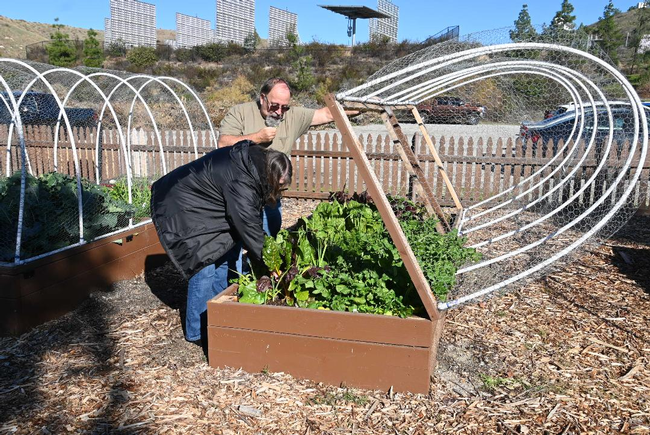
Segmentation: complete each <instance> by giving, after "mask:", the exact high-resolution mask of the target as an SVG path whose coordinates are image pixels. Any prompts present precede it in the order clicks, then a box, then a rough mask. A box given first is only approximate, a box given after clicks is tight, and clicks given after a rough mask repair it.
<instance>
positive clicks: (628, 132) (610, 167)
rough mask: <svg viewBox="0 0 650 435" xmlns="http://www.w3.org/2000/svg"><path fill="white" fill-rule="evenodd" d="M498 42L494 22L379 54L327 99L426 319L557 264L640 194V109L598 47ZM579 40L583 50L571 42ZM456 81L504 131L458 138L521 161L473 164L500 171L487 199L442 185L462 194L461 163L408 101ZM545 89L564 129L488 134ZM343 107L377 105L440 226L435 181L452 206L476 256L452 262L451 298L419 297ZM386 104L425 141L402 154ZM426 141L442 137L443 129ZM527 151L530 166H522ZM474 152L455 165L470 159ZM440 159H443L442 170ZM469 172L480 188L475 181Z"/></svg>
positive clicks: (416, 279)
mask: <svg viewBox="0 0 650 435" xmlns="http://www.w3.org/2000/svg"><path fill="white" fill-rule="evenodd" d="M508 39H510V35H509V34H508V33H507V31H505V30H497V31H494V32H485V34H478V35H476V36H472V35H470V37H465V38H464V39H462V40H459V41H456V40H451V41H446V42H444V43H440V44H435V45H432V46H429V47H426V48H424V49H422V50H420V51H418V52H415V53H411V54H409V55H407V56H405V57H403V58H401V59H397V60H395V61H394V62H392V63H390V64H388V65H386V66H385V67H383V68H382V69H380V70H379V71H377V72H376V73H375V74H373V75H372V76H371V77H370V78H369V79H368V81H367V82H366V83H365V84H363V85H360V86H357V87H355V88H353V89H349V90H346V91H343V92H340V93H338V94H337V95H336V97H335V98H330V99H329V100H328V107H330V110H331V111H332V113H333V115H334V119H335V121H336V124H337V127H338V128H339V130H340V131H341V132H342V136H343V141H344V143H345V144H346V145H347V147H348V149H350V150H352V151H351V152H352V153H353V157H354V158H355V162H356V164H357V166H358V167H360V168H362V169H363V172H362V176H363V177H364V181H365V182H366V185H367V186H368V191H369V193H370V194H371V196H372V198H373V199H374V200H375V203H376V204H377V207H378V210H379V211H380V213H381V215H382V218H383V220H384V222H385V223H386V225H387V228H388V229H389V232H390V234H391V237H392V238H393V241H394V242H395V245H396V246H398V247H399V251H400V254H401V255H402V260H403V261H404V264H405V265H406V266H407V268H408V272H409V275H410V276H411V279H412V280H413V283H414V285H415V286H416V289H417V290H418V293H419V294H420V296H421V298H422V301H423V302H424V303H425V307H426V308H427V312H428V313H429V315H431V316H432V318H436V316H438V315H439V314H438V311H444V310H447V309H449V308H452V307H456V306H459V305H461V304H464V303H467V302H470V301H475V300H480V299H483V298H486V297H489V296H490V295H493V294H496V293H497V292H502V291H506V290H507V289H513V288H521V286H523V285H525V283H530V282H531V280H533V279H535V278H536V277H539V276H541V275H542V274H545V273H548V272H549V271H550V270H552V269H553V268H556V267H558V266H561V265H563V264H569V263H570V262H571V259H572V258H573V256H574V255H576V254H577V253H579V252H580V251H581V250H584V249H585V247H586V246H589V245H590V244H594V243H603V241H604V240H605V239H606V238H608V237H609V236H610V235H611V234H613V233H614V232H615V231H617V230H618V229H619V228H620V227H621V226H622V225H623V224H624V223H625V222H626V221H627V220H628V219H629V218H630V217H631V216H632V215H633V214H634V211H635V208H636V206H635V205H634V198H635V197H644V195H647V192H648V191H647V188H645V187H642V186H641V184H640V183H639V181H640V180H641V177H642V173H643V171H644V168H643V162H645V161H646V156H647V154H648V142H649V135H648V132H649V131H650V123H649V121H650V120H649V119H648V118H649V116H648V115H650V110H647V108H644V107H643V105H642V103H641V100H640V99H639V96H638V94H637V93H636V92H635V91H634V88H633V87H632V85H631V84H630V83H629V82H628V81H627V79H626V78H625V77H624V76H623V75H622V74H621V73H620V71H618V70H617V69H616V67H615V66H613V65H612V64H611V63H609V62H607V60H606V58H601V56H604V55H603V54H602V53H601V52H599V50H600V49H599V48H598V47H595V46H589V45H587V43H586V40H583V39H581V36H580V35H577V34H576V35H575V36H573V35H570V36H567V37H566V39H560V38H557V40H553V41H551V42H552V43H548V42H544V43H540V42H523V41H522V42H518V43H511V42H506V43H503V42H502V41H507V40H508ZM492 41H496V42H497V43H493V42H492ZM581 46H584V47H585V49H586V50H591V51H593V52H589V51H583V50H582V49H580V48H577V47H581ZM519 89H523V92H521V91H519ZM531 90H534V91H535V92H534V94H533V93H531ZM461 92H465V94H462V95H468V96H469V98H471V99H475V98H481V101H482V102H483V103H485V104H487V107H486V112H487V113H488V116H490V118H489V119H491V120H493V123H494V124H492V125H491V126H490V128H494V129H501V128H503V131H504V132H505V133H501V132H498V133H497V134H496V135H495V136H496V137H497V139H495V142H494V143H492V137H491V136H487V135H488V131H487V129H486V128H485V127H469V126H468V127H465V130H466V131H467V132H468V135H467V137H468V139H466V140H467V144H466V146H467V149H468V150H476V154H474V155H481V154H484V155H491V156H492V158H493V159H494V161H495V162H498V160H499V159H501V158H512V159H515V160H513V161H517V162H519V163H520V164H521V165H522V166H521V167H519V169H517V170H514V169H513V170H511V171H510V170H507V169H501V170H499V169H500V168H499V165H498V164H495V165H494V166H492V168H490V167H489V165H486V166H485V169H483V171H484V172H483V175H482V176H483V177H487V178H490V179H494V180H499V183H501V186H502V189H501V191H500V192H499V193H498V194H495V195H493V196H488V197H485V196H483V195H482V194H478V195H477V197H476V200H475V202H474V203H473V204H463V203H462V202H457V199H460V198H462V196H454V193H455V192H454V190H455V189H457V190H458V191H459V192H463V191H464V192H465V198H464V199H465V200H467V198H468V196H467V192H468V191H470V190H471V180H469V178H468V177H467V172H462V171H461V169H462V168H460V166H457V167H456V169H455V171H456V175H454V173H453V171H454V169H453V166H452V165H448V164H445V162H444V161H442V159H441V158H440V156H439V155H437V150H436V148H435V146H436V143H435V142H434V140H433V136H431V135H430V134H429V131H428V129H432V132H435V133H436V134H437V135H438V137H440V135H441V134H442V133H441V131H444V130H443V128H444V127H443V126H440V125H438V124H430V125H429V127H428V128H427V127H426V126H424V125H423V121H422V118H421V116H420V115H419V113H418V108H417V105H418V104H419V103H422V102H426V101H429V100H431V99H433V98H435V97H436V96H439V95H445V94H447V93H453V95H459V94H460V93H461ZM542 95H545V96H544V97H542ZM477 96H479V97H477ZM481 96H482V97H481ZM528 96H530V98H528ZM527 98H528V99H527ZM554 98H555V99H556V100H557V101H561V102H564V101H566V102H569V103H571V105H572V107H574V108H575V109H573V111H572V112H567V115H565V116H566V118H567V119H569V121H568V123H567V127H566V131H564V132H563V133H562V134H556V135H555V136H548V135H547V136H546V138H544V137H543V136H541V135H542V134H546V131H542V133H540V137H539V138H538V139H537V140H538V141H537V142H535V141H534V139H533V138H532V137H528V136H524V135H523V134H525V132H526V130H524V133H522V132H521V130H520V135H521V137H518V138H517V139H516V140H515V141H514V142H512V141H510V142H506V141H502V139H500V138H501V137H506V136H507V135H508V134H511V133H508V132H506V126H507V125H509V124H513V123H515V122H522V121H521V120H522V119H526V117H528V116H531V115H530V114H531V113H534V112H533V111H534V110H537V113H538V114H537V115H536V116H541V110H540V109H539V108H540V107H541V108H543V107H545V106H547V105H549V104H551V100H552V99H554ZM346 109H354V110H369V111H376V112H380V113H381V116H382V120H384V124H385V125H386V127H387V130H388V132H389V135H390V137H391V139H392V140H393V143H394V144H395V146H396V149H397V151H398V153H399V154H400V157H401V159H402V160H403V161H404V167H405V169H406V170H407V171H408V173H409V175H410V176H412V177H413V178H414V180H415V181H416V182H418V183H419V186H418V187H419V192H417V194H418V196H419V197H420V198H421V199H422V200H423V201H424V205H426V206H427V210H428V209H429V208H431V209H432V210H433V212H434V213H435V214H436V215H437V216H438V218H439V221H440V225H441V226H442V227H443V228H442V231H440V230H439V231H440V232H444V231H446V230H447V229H448V227H449V226H448V224H447V223H446V222H445V221H444V213H441V210H440V204H439V203H437V199H436V197H435V196H438V198H440V197H441V194H440V193H438V192H440V191H441V189H438V187H437V186H440V185H441V184H444V185H445V187H446V188H447V191H448V192H449V193H450V196H452V197H453V198H454V202H455V204H456V211H457V214H456V219H455V221H454V222H453V224H452V225H453V229H454V230H456V231H457V232H458V235H459V236H462V237H465V238H466V240H467V243H468V246H469V247H471V248H474V249H477V250H478V252H480V253H481V255H482V258H481V259H480V260H478V261H477V262H475V263H474V264H466V265H464V266H462V267H460V268H459V269H458V270H457V271H456V284H457V285H456V286H455V287H454V289H453V293H452V297H451V298H450V300H447V301H439V302H438V303H437V305H436V307H435V309H431V305H432V304H431V302H432V301H431V300H428V299H430V295H429V291H428V288H429V286H430V285H429V283H428V282H427V281H426V280H425V279H424V278H423V273H422V269H421V268H420V265H419V263H418V262H417V261H416V259H415V257H414V256H413V254H412V251H411V250H410V249H409V246H410V243H411V241H409V240H407V241H406V242H405V239H404V238H405V236H404V233H403V232H402V231H401V227H400V223H399V222H398V221H397V220H396V219H397V218H396V216H395V214H394V213H393V212H392V210H391V209H390V207H389V204H387V202H386V199H385V197H384V196H383V192H382V189H383V187H382V186H383V184H382V183H383V182H384V180H385V179H386V171H383V172H382V168H381V167H378V166H377V167H373V166H372V164H371V163H370V160H369V159H368V158H367V155H366V153H367V148H363V147H362V146H361V144H360V141H359V140H357V139H356V138H357V137H358V136H357V134H356V133H355V132H354V131H353V128H352V126H351V124H350V122H349V120H348V119H347V116H346V115H345V110H346ZM393 110H401V111H403V112H407V111H409V110H410V111H411V115H412V118H414V119H415V121H416V122H417V124H418V126H419V127H420V133H421V135H422V137H423V138H424V139H425V142H426V145H427V148H428V149H429V151H428V152H427V151H426V150H422V149H420V151H419V152H418V153H416V152H415V151H414V152H410V148H411V144H410V143H409V141H408V140H407V138H406V137H405V135H404V134H402V132H401V128H400V126H399V122H398V120H397V117H396V116H395V115H394V113H393ZM559 119H560V118H551V121H552V122H558V120H559ZM562 119H565V118H562ZM523 122H524V123H523V124H522V125H525V124H526V121H523ZM529 125H531V126H534V125H536V124H535V123H531V124H529ZM532 128H534V127H532ZM492 131H495V130H492ZM538 131H539V130H538ZM556 131H557V130H556ZM471 135H473V136H471ZM483 137H486V139H485V140H486V141H487V142H486V143H487V144H486V145H484V144H483V140H484V139H483ZM462 140H463V143H462V144H461V142H460V140H459V142H458V143H459V145H458V146H459V147H461V148H462V147H465V142H464V140H465V139H462ZM470 141H471V142H472V143H470ZM474 141H476V142H474ZM438 146H440V147H442V146H443V143H442V140H439V141H438ZM453 146H454V147H455V145H453ZM479 150H480V151H479ZM470 154H472V153H470ZM535 158H538V161H539V164H536V165H535V166H534V167H532V166H531V163H532V162H533V161H534V159H535ZM432 159H433V160H435V163H436V165H435V166H434V172H435V171H442V173H441V174H440V175H441V176H440V179H436V177H435V176H434V175H435V174H433V173H431V171H429V173H427V172H426V170H425V169H426V166H425V161H426V160H432ZM501 161H504V160H501ZM467 162H469V160H468V161H467ZM474 162H475V163H463V164H464V165H467V164H470V165H471V164H475V165H476V164H477V161H474ZM502 167H503V166H502ZM446 169H451V171H449V173H448V176H446V175H445V174H444V171H446ZM465 169H467V167H465ZM463 170H464V169H463ZM463 174H465V175H463ZM380 177H383V178H382V181H380ZM487 178H485V179H487ZM468 180H469V181H468ZM474 181H475V188H478V189H479V190H480V189H481V183H480V182H477V181H476V179H475V180H474ZM434 182H435V183H437V184H436V186H434ZM483 186H484V184H483ZM434 187H435V188H434ZM463 189H465V190H463ZM443 212H444V210H443ZM432 214H433V213H432ZM450 223H451V222H450ZM416 243H417V241H416ZM515 283H516V284H515Z"/></svg>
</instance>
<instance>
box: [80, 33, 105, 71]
mask: <svg viewBox="0 0 650 435" xmlns="http://www.w3.org/2000/svg"><path fill="white" fill-rule="evenodd" d="M103 63H104V51H103V50H102V48H101V46H100V44H99V41H98V40H97V32H95V31H94V30H93V29H90V30H88V37H87V38H86V39H85V40H84V65H86V66H89V67H92V68H101V67H102V64H103Z"/></svg>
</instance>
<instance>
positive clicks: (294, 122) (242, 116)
mask: <svg viewBox="0 0 650 435" xmlns="http://www.w3.org/2000/svg"><path fill="white" fill-rule="evenodd" d="M315 112H316V110H315V109H307V108H305V107H292V108H291V109H289V111H288V112H286V113H285V114H284V119H282V121H281V122H280V125H279V126H278V131H277V134H276V136H275V139H273V142H271V145H269V147H270V148H273V149H274V150H278V151H282V152H283V153H285V154H287V155H290V154H291V149H292V148H293V144H294V143H295V142H296V140H297V139H298V138H299V137H300V136H302V135H303V134H305V133H306V132H307V130H309V126H310V125H311V121H312V119H313V118H314V113H315ZM264 127H266V124H265V123H264V118H263V117H262V114H261V113H260V109H259V106H258V105H257V102H256V101H251V102H250V103H243V104H238V105H236V106H233V107H232V108H231V109H230V110H229V111H228V113H226V116H225V117H224V118H223V120H222V121H221V127H220V128H219V134H225V135H229V136H242V135H247V134H252V133H256V132H258V131H260V130H261V129H263V128H264ZM264 145H266V144H264Z"/></svg>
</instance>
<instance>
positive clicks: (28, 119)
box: [0, 92, 97, 127]
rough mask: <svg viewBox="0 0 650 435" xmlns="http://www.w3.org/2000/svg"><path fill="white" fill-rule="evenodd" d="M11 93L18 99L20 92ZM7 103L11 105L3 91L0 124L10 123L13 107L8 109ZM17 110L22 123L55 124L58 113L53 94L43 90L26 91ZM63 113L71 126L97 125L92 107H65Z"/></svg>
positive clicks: (0, 97)
mask: <svg viewBox="0 0 650 435" xmlns="http://www.w3.org/2000/svg"><path fill="white" fill-rule="evenodd" d="M13 95H14V98H15V99H16V101H18V100H19V99H20V96H21V95H22V93H21V92H14V93H13ZM5 102H6V104H5ZM7 104H8V105H9V107H11V101H10V99H9V95H8V94H7V93H6V92H3V93H2V95H0V124H10V123H11V120H12V119H11V118H12V116H11V111H13V108H12V110H11V111H10V110H9V109H8V108H7ZM18 110H19V112H20V119H21V121H22V123H23V124H24V125H55V124H56V122H57V120H58V119H59V113H60V109H59V105H58V104H57V102H56V99H55V98H54V95H52V94H47V93H43V92H27V93H26V94H25V97H24V98H23V101H22V102H21V103H20V107H19V108H18ZM65 113H66V114H67V115H68V119H69V120H70V124H71V125H72V126H73V127H94V126H95V125H97V113H96V112H95V111H94V110H93V109H84V108H76V107H66V108H65ZM63 124H64V121H63V119H61V125H63Z"/></svg>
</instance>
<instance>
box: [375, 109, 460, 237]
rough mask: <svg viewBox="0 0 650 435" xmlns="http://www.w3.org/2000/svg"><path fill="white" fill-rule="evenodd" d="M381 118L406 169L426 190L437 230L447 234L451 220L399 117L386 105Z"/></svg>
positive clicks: (425, 196)
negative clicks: (445, 212)
mask: <svg viewBox="0 0 650 435" xmlns="http://www.w3.org/2000/svg"><path fill="white" fill-rule="evenodd" d="M381 119H382V120H383V121H384V124H385V125H386V129H387V130H388V134H389V135H390V137H391V139H392V140H393V143H394V144H395V145H396V146H397V150H398V152H399V155H400V156H401V157H402V160H403V161H404V164H405V165H406V169H407V170H408V171H409V173H410V174H411V175H413V176H414V177H415V178H416V179H417V180H418V182H419V183H420V185H421V186H422V190H423V191H424V195H423V198H424V200H425V203H426V205H427V210H433V211H434V212H435V213H436V216H438V219H439V220H440V221H439V222H438V223H437V224H436V230H438V232H439V233H441V234H445V233H446V232H447V231H449V230H450V229H451V227H450V226H449V222H447V218H446V217H445V214H444V212H443V211H442V208H440V204H438V201H436V197H435V194H434V193H433V190H432V189H431V186H430V185H429V182H428V180H427V178H426V176H425V175H424V171H423V170H422V165H420V161H419V160H418V158H417V157H416V156H415V154H414V153H413V150H411V147H410V146H409V144H408V139H407V138H406V136H405V135H404V133H403V132H402V128H401V127H400V125H399V122H398V121H397V118H395V115H394V114H393V112H392V110H391V109H390V108H388V107H384V110H383V111H382V113H381ZM429 212H431V211H429Z"/></svg>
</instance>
